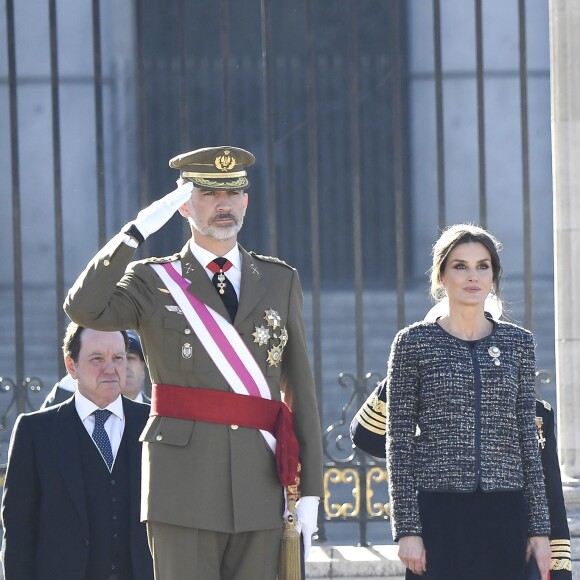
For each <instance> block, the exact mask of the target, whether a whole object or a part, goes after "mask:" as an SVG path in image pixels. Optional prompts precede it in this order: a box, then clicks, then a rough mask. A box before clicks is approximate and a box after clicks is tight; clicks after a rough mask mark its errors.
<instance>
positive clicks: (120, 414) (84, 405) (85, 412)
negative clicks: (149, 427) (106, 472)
mask: <svg viewBox="0 0 580 580" xmlns="http://www.w3.org/2000/svg"><path fill="white" fill-rule="evenodd" d="M74 396H75V408H76V410H77V413H78V415H79V417H80V419H81V421H82V422H83V425H84V426H85V429H86V430H87V433H88V434H89V435H90V436H91V439H92V435H93V430H94V429H95V416H94V415H93V411H96V410H97V409H100V407H97V405H95V404H94V403H93V402H92V401H89V399H87V398H86V397H85V396H84V395H82V394H81V393H80V392H79V391H78V390H77V391H76V392H75V395H74ZM105 409H108V410H109V411H111V414H110V415H109V418H108V419H107V420H106V421H105V431H106V432H107V435H108V436H109V441H110V442H111V449H112V451H113V465H115V458H116V457H117V451H119V446H120V445H121V438H122V437H123V430H124V429H125V413H124V411H123V400H122V398H121V395H119V396H118V397H117V398H116V399H115V400H114V401H113V402H112V403H110V404H109V405H107V406H106V407H105ZM95 447H97V444H96V443H95ZM97 449H98V447H97ZM103 461H104V459H103ZM111 469H112V466H111Z"/></svg>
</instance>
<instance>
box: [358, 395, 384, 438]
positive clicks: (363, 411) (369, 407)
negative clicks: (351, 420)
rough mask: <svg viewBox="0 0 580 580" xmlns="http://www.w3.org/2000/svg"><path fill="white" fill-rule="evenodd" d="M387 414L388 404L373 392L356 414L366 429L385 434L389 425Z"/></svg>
mask: <svg viewBox="0 0 580 580" xmlns="http://www.w3.org/2000/svg"><path fill="white" fill-rule="evenodd" d="M386 414H387V405H386V404H385V403H384V402H383V401H381V400H380V399H379V398H378V397H377V395H376V394H375V393H373V394H372V395H371V396H370V397H369V398H368V399H367V400H366V402H365V404H364V405H363V406H362V407H361V408H360V410H359V411H358V413H357V414H356V419H357V421H358V422H359V423H360V424H361V425H362V426H363V427H364V428H365V429H368V430H369V431H371V432H372V433H376V434H377V435H384V434H385V429H386V425H387V421H386Z"/></svg>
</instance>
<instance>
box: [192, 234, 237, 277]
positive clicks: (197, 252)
mask: <svg viewBox="0 0 580 580" xmlns="http://www.w3.org/2000/svg"><path fill="white" fill-rule="evenodd" d="M189 247H190V249H191V253H192V254H193V255H194V256H195V258H196V260H197V261H198V262H199V263H200V264H201V265H202V266H203V267H204V268H206V269H207V265H208V264H209V263H210V262H211V261H212V260H215V258H217V257H218V256H216V255H215V254H212V253H211V252H210V251H208V250H206V249H205V248H202V247H201V246H198V245H197V244H196V243H195V240H194V239H193V238H191V240H190V242H189ZM224 258H227V259H228V260H229V261H230V262H231V263H232V266H233V267H234V268H235V269H236V270H237V271H238V272H241V271H242V256H241V254H240V249H239V248H238V245H237V244H236V245H235V246H234V247H233V248H232V249H231V250H230V251H229V252H228V253H227V254H225V255H224Z"/></svg>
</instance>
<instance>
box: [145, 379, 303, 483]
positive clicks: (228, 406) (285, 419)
mask: <svg viewBox="0 0 580 580" xmlns="http://www.w3.org/2000/svg"><path fill="white" fill-rule="evenodd" d="M151 415H152V416H155V415H158V416H161V417H171V418H173V419H186V420H189V421H203V422H206V423H221V424H223V425H239V426H240V427H249V428H252V429H263V430H265V431H268V432H270V433H272V434H273V435H274V437H276V467H277V470H278V478H279V479H280V483H281V484H282V485H283V486H284V487H287V486H288V485H295V484H296V479H297V477H298V440H297V439H296V434H295V433H294V420H293V418H292V413H291V412H290V409H288V407H287V406H286V405H285V404H284V403H281V402H280V401H272V400H271V399H263V398H260V397H250V396H248V395H239V394H237V393H231V392H228V391H214V390H212V389H197V388H195V389H194V388H190V387H179V386H175V385H153V390H152V395H151Z"/></svg>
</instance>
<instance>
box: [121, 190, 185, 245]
mask: <svg viewBox="0 0 580 580" xmlns="http://www.w3.org/2000/svg"><path fill="white" fill-rule="evenodd" d="M192 190H193V183H191V181H186V182H185V183H184V184H183V185H180V186H179V187H177V188H176V189H174V190H173V191H172V192H171V193H168V194H167V195H166V196H164V197H162V198H161V199H158V200H157V201H154V202H153V203H152V204H151V205H150V206H148V207H146V208H145V209H142V210H141V211H140V212H139V213H138V214H137V217H136V218H135V219H134V220H133V221H132V222H129V223H128V224H127V225H126V226H125V228H127V227H128V226H130V225H134V226H135V227H136V228H137V229H138V230H139V232H141V235H142V236H143V237H144V238H145V239H147V238H148V237H149V236H150V235H151V234H153V233H154V232H156V231H157V230H158V229H159V228H160V227H161V226H163V225H165V224H166V223H167V222H168V221H169V219H170V218H171V216H172V215H173V214H174V213H175V212H176V211H177V210H178V209H179V208H180V207H181V206H182V205H183V204H184V203H185V202H186V201H188V200H189V198H190V197H191V192H192ZM125 228H124V229H123V231H124V230H125Z"/></svg>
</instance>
